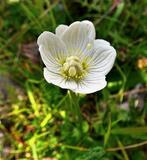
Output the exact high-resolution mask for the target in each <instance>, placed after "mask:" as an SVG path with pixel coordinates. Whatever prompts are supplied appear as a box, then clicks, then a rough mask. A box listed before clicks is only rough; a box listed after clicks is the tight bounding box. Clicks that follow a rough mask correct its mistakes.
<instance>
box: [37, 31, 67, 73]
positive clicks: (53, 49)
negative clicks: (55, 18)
mask: <svg viewBox="0 0 147 160" xmlns="http://www.w3.org/2000/svg"><path fill="white" fill-rule="evenodd" d="M37 44H38V45H39V51H40V54H41V58H42V60H43V62H44V64H45V65H46V66H47V67H48V69H49V70H52V71H54V72H56V73H57V72H59V70H60V66H61V64H60V63H59V61H61V60H63V59H64V58H65V57H66V47H65V44H64V42H62V40H61V39H59V38H58V37H57V36H56V35H55V34H53V33H51V32H46V31H45V32H43V33H42V34H41V35H40V36H39V37H38V40H37Z"/></svg>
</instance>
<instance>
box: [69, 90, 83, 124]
mask: <svg viewBox="0 0 147 160" xmlns="http://www.w3.org/2000/svg"><path fill="white" fill-rule="evenodd" d="M68 95H69V99H70V107H71V112H72V113H73V116H74V118H75V121H76V122H78V124H80V125H81V122H82V115H81V110H80V105H79V95H78V94H76V93H74V92H72V91H68Z"/></svg>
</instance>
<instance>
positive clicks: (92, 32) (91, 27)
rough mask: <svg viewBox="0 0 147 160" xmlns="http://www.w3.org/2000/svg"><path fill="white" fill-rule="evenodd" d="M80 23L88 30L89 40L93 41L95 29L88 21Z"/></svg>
mask: <svg viewBox="0 0 147 160" xmlns="http://www.w3.org/2000/svg"><path fill="white" fill-rule="evenodd" d="M82 23H84V24H85V25H86V26H87V28H88V34H89V38H90V39H95V34H96V33H95V27H94V25H93V23H92V22H90V21H88V20H84V21H82Z"/></svg>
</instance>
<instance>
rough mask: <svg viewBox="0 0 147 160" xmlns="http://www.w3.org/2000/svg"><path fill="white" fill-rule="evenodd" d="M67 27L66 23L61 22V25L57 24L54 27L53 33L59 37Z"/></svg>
mask: <svg viewBox="0 0 147 160" xmlns="http://www.w3.org/2000/svg"><path fill="white" fill-rule="evenodd" d="M67 29H68V26H67V25H63V24H61V25H59V26H58V27H57V28H56V31H55V33H56V35H57V36H58V37H61V36H62V35H63V33H64V32H65V31H66V30H67Z"/></svg>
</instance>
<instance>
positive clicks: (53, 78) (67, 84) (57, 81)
mask: <svg viewBox="0 0 147 160" xmlns="http://www.w3.org/2000/svg"><path fill="white" fill-rule="evenodd" d="M44 78H45V79H46V81H47V82H48V83H52V84H54V85H56V86H59V87H61V88H64V89H71V90H72V89H75V88H77V84H76V82H75V81H72V80H71V81H70V80H68V81H66V80H65V79H64V77H63V76H62V75H60V74H57V73H54V72H51V71H50V70H48V69H47V68H44Z"/></svg>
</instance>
